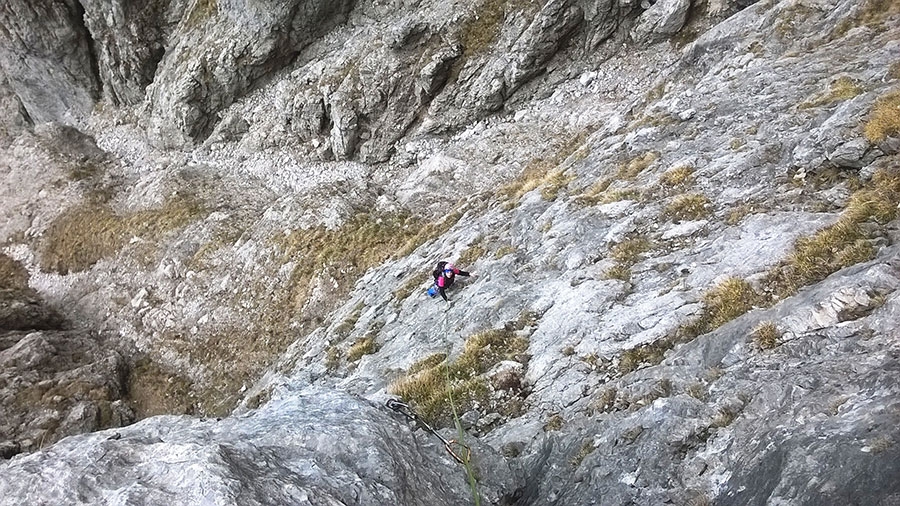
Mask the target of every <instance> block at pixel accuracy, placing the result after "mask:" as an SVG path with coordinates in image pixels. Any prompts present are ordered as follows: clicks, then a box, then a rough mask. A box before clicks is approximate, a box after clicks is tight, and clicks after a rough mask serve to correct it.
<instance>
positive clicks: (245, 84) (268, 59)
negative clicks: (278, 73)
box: [147, 0, 351, 145]
mask: <svg viewBox="0 0 900 506" xmlns="http://www.w3.org/2000/svg"><path fill="white" fill-rule="evenodd" d="M350 5H351V2H349V1H340V2H329V1H321V0H295V1H291V2H281V1H270V2H251V1H246V2H221V3H220V2H217V1H212V0H210V1H200V2H194V3H193V4H192V6H191V9H190V10H189V11H188V12H187V14H186V15H185V16H184V18H183V19H182V21H181V23H180V24H179V26H178V33H176V34H175V35H174V38H175V41H176V42H175V44H174V47H172V48H171V49H170V50H169V51H167V52H166V55H165V56H164V57H163V61H162V62H161V63H160V68H159V70H158V78H157V80H156V81H155V84H154V85H152V86H151V87H150V89H148V90H147V97H148V101H149V103H150V106H151V111H150V119H149V120H150V127H149V129H150V133H151V135H153V136H155V137H157V138H158V139H160V140H161V141H162V142H163V143H165V144H169V145H181V144H183V143H185V142H191V141H195V140H203V139H205V138H206V137H207V136H208V135H209V134H210V132H212V128H213V125H214V123H215V119H216V118H215V117H216V114H217V113H218V112H219V111H221V110H222V109H224V108H225V107H227V106H229V105H231V103H232V102H234V100H235V99H236V98H237V97H238V96H240V95H242V94H243V93H244V92H246V91H247V89H248V88H250V87H251V86H252V85H254V84H255V83H256V82H257V80H259V79H260V78H262V77H264V76H266V75H267V74H269V73H271V72H273V71H275V70H278V69H280V68H281V67H282V66H284V65H285V64H286V63H287V62H289V61H291V60H292V59H293V58H294V56H296V55H297V54H298V53H299V52H300V50H302V49H303V48H304V47H305V46H307V45H308V44H310V43H311V42H312V41H313V40H315V39H316V38H318V37H320V36H322V35H323V34H325V33H326V32H327V31H328V30H329V29H331V28H333V27H334V26H335V25H336V24H338V23H340V22H341V21H342V20H343V19H344V17H345V16H346V12H347V10H348V8H349V6H350Z"/></svg>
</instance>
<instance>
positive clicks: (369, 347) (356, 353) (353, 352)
mask: <svg viewBox="0 0 900 506" xmlns="http://www.w3.org/2000/svg"><path fill="white" fill-rule="evenodd" d="M376 351H378V344H377V343H376V342H375V336H364V337H361V338H359V339H357V340H356V342H354V343H353V344H352V345H351V346H350V349H348V350H347V362H356V361H357V360H359V359H360V358H362V356H363V355H371V354H373V353H375V352H376Z"/></svg>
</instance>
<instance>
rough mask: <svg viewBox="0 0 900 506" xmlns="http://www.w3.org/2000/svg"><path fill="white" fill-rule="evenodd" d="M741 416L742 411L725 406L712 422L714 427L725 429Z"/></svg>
mask: <svg viewBox="0 0 900 506" xmlns="http://www.w3.org/2000/svg"><path fill="white" fill-rule="evenodd" d="M739 414H740V410H739V409H736V408H734V407H731V406H724V407H721V408H719V411H718V413H717V414H716V416H715V417H713V420H712V424H711V426H712V427H716V428H719V429H721V428H724V427H728V426H729V425H731V423H732V422H734V420H735V419H736V418H737V416H738V415H739Z"/></svg>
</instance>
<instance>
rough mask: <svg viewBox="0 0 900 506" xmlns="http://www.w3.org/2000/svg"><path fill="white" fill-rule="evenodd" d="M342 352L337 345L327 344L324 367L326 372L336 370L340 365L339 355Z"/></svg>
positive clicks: (341, 355)
mask: <svg viewBox="0 0 900 506" xmlns="http://www.w3.org/2000/svg"><path fill="white" fill-rule="evenodd" d="M343 356H344V352H343V351H341V349H340V348H339V347H337V346H329V347H328V348H326V349H325V369H326V370H327V371H328V372H332V371H336V370H337V368H338V367H339V366H340V365H341V357H343Z"/></svg>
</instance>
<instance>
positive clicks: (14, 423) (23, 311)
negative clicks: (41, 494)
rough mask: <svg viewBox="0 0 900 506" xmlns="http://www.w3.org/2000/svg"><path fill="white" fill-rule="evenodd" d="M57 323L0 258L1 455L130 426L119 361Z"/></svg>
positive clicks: (19, 272) (19, 271) (20, 273)
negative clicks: (87, 433)
mask: <svg viewBox="0 0 900 506" xmlns="http://www.w3.org/2000/svg"><path fill="white" fill-rule="evenodd" d="M62 328H63V321H62V318H61V317H60V316H59V315H58V314H57V313H56V311H54V310H52V309H50V308H47V307H46V306H45V305H44V303H43V301H42V300H41V299H40V298H39V297H38V295H37V294H36V293H35V291H34V290H33V289H31V288H29V287H28V273H27V271H26V270H25V269H24V268H23V267H22V265H21V264H19V263H18V262H15V261H13V260H12V259H10V258H9V257H7V256H6V255H0V399H2V404H0V420H2V421H0V457H2V458H4V459H8V458H10V457H11V456H13V455H15V454H17V453H20V452H33V451H36V450H38V449H40V448H42V447H43V446H45V445H51V444H53V443H54V442H56V441H58V440H60V439H62V438H64V437H66V436H70V435H74V434H82V433H84V432H91V431H95V430H98V429H103V428H107V427H118V426H120V425H124V424H128V423H131V422H132V421H133V420H134V414H133V413H132V411H131V408H129V407H128V405H127V404H125V403H124V401H122V400H121V399H122V397H123V396H124V395H125V390H126V389H125V381H126V374H127V369H126V366H125V364H126V362H125V360H124V359H123V357H122V356H121V355H120V354H119V353H118V352H116V351H115V350H112V349H110V348H109V347H108V344H107V343H104V342H102V341H101V340H100V339H98V338H97V337H96V336H94V335H92V334H91V333H90V332H86V331H75V330H62Z"/></svg>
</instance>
